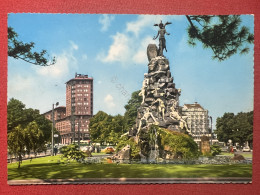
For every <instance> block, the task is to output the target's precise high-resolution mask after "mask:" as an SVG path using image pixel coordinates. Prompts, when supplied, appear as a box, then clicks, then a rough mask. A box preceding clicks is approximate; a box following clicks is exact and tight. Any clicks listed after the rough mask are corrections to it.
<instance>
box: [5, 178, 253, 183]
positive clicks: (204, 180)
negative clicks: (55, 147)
mask: <svg viewBox="0 0 260 195" xmlns="http://www.w3.org/2000/svg"><path fill="white" fill-rule="evenodd" d="M182 183H190V184H192V183H194V184H199V183H201V184H203V183H204V184H207V183H211V184H214V183H219V184H223V183H240V184H241V183H242V184H248V183H252V178H251V177H221V178H84V179H32V180H8V181H7V184H8V185H53V184H182Z"/></svg>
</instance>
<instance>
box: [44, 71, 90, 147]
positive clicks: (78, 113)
mask: <svg viewBox="0 0 260 195" xmlns="http://www.w3.org/2000/svg"><path fill="white" fill-rule="evenodd" d="M65 84H66V107H64V106H59V107H57V108H55V109H54V121H55V127H56V129H57V130H58V131H59V133H60V143H62V144H70V143H72V142H73V141H76V140H88V139H89V121H90V118H91V117H92V116H93V78H91V77H88V75H82V74H77V73H76V74H75V78H72V79H70V80H69V81H67V82H66V83H65ZM44 115H45V117H46V118H47V119H49V120H52V110H50V111H48V112H46V113H44Z"/></svg>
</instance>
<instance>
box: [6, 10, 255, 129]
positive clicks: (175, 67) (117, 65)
mask: <svg viewBox="0 0 260 195" xmlns="http://www.w3.org/2000/svg"><path fill="white" fill-rule="evenodd" d="M161 19H162V20H163V22H165V21H171V22H172V24H171V25H168V26H167V28H166V30H167V31H168V32H169V33H170V34H171V35H170V36H167V37H166V41H167V49H168V52H167V53H165V56H166V57H167V58H168V59H169V61H170V69H171V72H172V75H173V77H174V82H175V84H176V87H177V88H181V90H182V95H181V97H180V105H183V104H185V103H187V104H189V103H194V102H195V101H197V102H198V103H199V104H201V105H202V106H203V107H204V108H205V109H207V110H209V115H210V116H212V117H213V119H214V121H215V120H216V118H217V117H220V116H222V115H223V114H224V113H225V112H234V113H237V112H241V111H243V112H247V111H251V110H253V89H254V87H253V85H254V75H253V74H254V69H253V67H254V63H253V46H251V50H250V53H248V54H247V55H242V56H241V55H234V56H232V57H231V58H230V59H228V60H226V61H224V62H218V61H216V60H212V58H211V56H212V51H211V50H206V49H203V48H202V46H201V45H200V44H198V45H197V46H196V47H194V48H193V47H190V46H189V45H188V44H187V32H186V29H187V26H188V21H187V20H186V18H185V16H160V15H102V14H9V16H8V25H9V26H11V27H13V28H14V29H15V31H16V32H17V33H18V34H19V39H20V40H22V41H24V42H31V41H32V42H35V50H38V51H39V50H41V49H46V50H47V51H48V52H49V54H50V56H56V58H57V63H56V64H55V66H50V67H41V66H34V65H31V64H29V63H26V62H23V61H21V60H16V59H13V58H10V57H9V58H8V99H10V98H12V97H14V98H16V99H19V100H21V101H22V102H24V103H25V104H26V106H27V107H32V108H35V109H39V110H40V112H41V113H43V112H45V111H47V110H49V109H51V106H52V103H54V102H57V101H58V102H60V105H65V100H66V97H65V82H66V81H68V80H69V79H71V78H73V77H74V75H75V72H77V73H80V74H88V75H89V76H91V77H93V78H94V113H96V112H98V111H99V110H103V111H105V112H107V113H109V114H112V115H115V114H123V113H124V111H125V110H124V105H125V104H126V103H127V101H128V99H129V98H130V94H131V93H132V92H133V91H136V90H139V89H141V86H142V81H143V75H144V73H146V72H147V69H148V68H147V64H148V60H147V57H146V48H147V45H148V44H149V43H156V44H158V40H157V41H153V40H152V38H153V36H154V35H156V34H157V30H158V27H154V26H153V24H154V23H159V22H160V20H161ZM242 20H243V23H242V24H243V25H246V26H248V27H249V28H250V31H251V32H253V28H254V17H253V16H252V15H244V16H242ZM115 79H116V81H114V80H115ZM112 80H113V81H114V82H112ZM122 90H125V91H126V92H127V94H126V95H125V93H122ZM128 94H129V95H128ZM214 124H215V122H214Z"/></svg>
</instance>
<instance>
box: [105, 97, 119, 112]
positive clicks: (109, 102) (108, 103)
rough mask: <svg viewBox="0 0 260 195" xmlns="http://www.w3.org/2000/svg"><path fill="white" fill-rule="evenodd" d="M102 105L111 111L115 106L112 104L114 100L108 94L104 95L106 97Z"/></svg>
mask: <svg viewBox="0 0 260 195" xmlns="http://www.w3.org/2000/svg"><path fill="white" fill-rule="evenodd" d="M104 103H105V105H106V106H107V107H108V108H109V109H112V108H114V107H115V106H116V104H115V103H114V98H113V96H112V95H110V94H107V95H106V97H105V98H104Z"/></svg>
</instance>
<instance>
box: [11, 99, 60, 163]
mask: <svg viewBox="0 0 260 195" xmlns="http://www.w3.org/2000/svg"><path fill="white" fill-rule="evenodd" d="M51 127H52V125H51V122H50V121H49V120H48V119H46V118H45V117H44V116H43V115H41V114H40V112H39V110H36V109H32V108H28V109H26V107H25V105H24V104H23V103H22V102H21V101H19V100H17V99H14V98H11V99H10V100H9V102H8V105H7V132H8V148H9V153H10V154H14V155H18V157H19V161H21V157H22V155H24V154H25V152H26V153H27V154H30V152H31V151H33V152H34V154H35V155H37V153H38V152H41V151H45V150H46V147H45V144H46V143H47V141H49V140H50V139H51ZM55 131H56V129H55ZM19 167H20V162H19Z"/></svg>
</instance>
